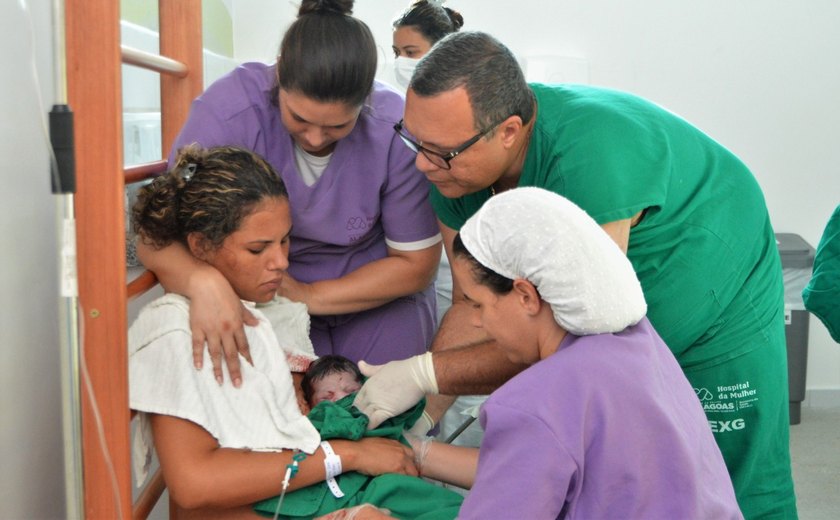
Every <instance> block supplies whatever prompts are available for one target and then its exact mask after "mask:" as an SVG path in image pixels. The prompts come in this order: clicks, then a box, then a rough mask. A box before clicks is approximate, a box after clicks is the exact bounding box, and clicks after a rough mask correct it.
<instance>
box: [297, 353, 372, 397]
mask: <svg viewBox="0 0 840 520" xmlns="http://www.w3.org/2000/svg"><path fill="white" fill-rule="evenodd" d="M362 380H363V376H362V373H361V372H359V368H358V367H357V366H356V364H355V363H353V362H352V361H350V360H349V359H347V358H346V357H344V356H337V355H329V356H323V357H320V358H318V359H317V360H315V361H313V362H312V364H310V365H309V369H308V370H307V371H306V374H304V376H303V381H302V382H301V387H303V396H304V397H305V398H306V402H307V403H309V406H313V407H314V406H315V405H316V404H318V403H320V402H321V401H333V402H335V401H338V400H339V399H341V398H342V397H344V396H346V395H348V394H352V393H353V392H357V391H358V390H359V389H360V388H361V387H362Z"/></svg>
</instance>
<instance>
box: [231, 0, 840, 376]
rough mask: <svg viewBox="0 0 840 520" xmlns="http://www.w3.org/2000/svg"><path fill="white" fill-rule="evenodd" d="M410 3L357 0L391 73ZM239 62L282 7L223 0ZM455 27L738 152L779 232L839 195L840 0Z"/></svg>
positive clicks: (724, 4) (547, 6)
mask: <svg viewBox="0 0 840 520" xmlns="http://www.w3.org/2000/svg"><path fill="white" fill-rule="evenodd" d="M408 3H409V0H357V1H356V7H355V14H356V16H358V17H359V18H361V19H362V20H364V21H365V22H367V23H368V25H369V26H370V27H371V30H372V31H373V33H374V35H375V37H376V39H377V41H378V43H379V47H380V57H381V58H382V60H381V61H382V63H381V64H380V73H379V77H380V78H381V79H383V80H385V81H390V80H392V78H393V74H392V72H391V68H392V66H393V65H392V64H393V57H392V54H391V51H390V47H391V29H390V26H391V20H392V19H393V18H394V17H395V15H397V14H398V13H399V12H401V11H402V10H403V9H404V8H405V7H406V6H407V5H408ZM231 5H232V10H233V19H234V42H235V43H234V46H235V49H236V50H235V54H236V58H237V59H239V60H246V59H255V60H259V61H272V60H273V58H274V56H275V53H276V52H277V47H278V45H279V41H280V36H281V33H282V31H283V30H284V28H285V27H287V26H288V24H289V23H291V21H292V20H293V18H294V16H295V14H296V10H295V8H294V6H293V5H291V3H288V2H280V3H279V4H278V3H277V2H274V1H273V0H231ZM447 5H448V6H450V7H452V8H454V9H457V10H459V11H460V12H461V13H462V14H463V15H464V19H465V25H464V29H465V30H466V29H470V30H482V31H487V32H490V33H492V34H493V35H495V36H496V37H498V38H499V39H501V40H502V41H503V42H504V43H505V44H507V45H508V46H509V47H510V48H511V49H512V50H513V51H514V53H516V54H517V56H519V57H520V58H525V57H527V56H529V55H545V54H553V55H559V56H568V57H575V58H581V59H583V60H585V63H586V65H587V66H588V74H587V75H588V82H589V83H591V84H596V85H603V86H608V87H612V88H618V89H622V90H627V91H630V92H634V93H636V94H639V95H641V96H644V97H647V98H649V99H651V100H653V101H655V102H657V103H659V104H661V105H664V106H666V107H667V108H669V109H671V110H672V111H674V112H676V113H678V114H680V115H682V116H683V117H685V118H687V119H688V120H689V121H692V122H693V123H694V124H695V125H697V126H698V127H699V128H701V129H703V130H704V131H706V132H707V133H709V134H710V135H711V136H713V137H714V138H715V139H717V140H718V141H720V142H721V143H723V144H724V145H725V146H726V147H728V148H729V149H731V150H732V151H733V152H735V153H736V154H737V155H739V156H740V157H741V158H742V159H743V160H744V161H745V162H746V163H747V164H748V165H749V166H750V167H751V169H752V170H753V173H754V174H755V176H756V178H757V179H758V181H759V183H760V184H761V186H762V187H763V189H764V193H765V197H766V198H767V205H768V207H769V209H770V215H771V218H772V221H773V224H774V227H775V228H776V231H778V232H790V233H798V234H799V235H801V236H802V237H804V238H805V239H806V240H807V241H808V242H810V243H811V244H812V245H814V246H816V245H817V242H818V240H819V237H820V234H821V233H822V229H823V227H824V225H825V222H826V221H827V219H828V217H829V215H830V214H831V212H832V211H833V209H834V207H835V206H836V205H837V204H840V146H837V144H836V142H837V140H838V138H839V137H840V67H838V66H837V64H838V63H840V31H837V29H836V22H837V20H840V2H836V1H834V0H810V1H808V2H791V1H790V0H742V1H739V2H732V1H731V0H705V1H702V2H697V1H690V0H641V1H636V2H624V1H620V0H587V1H584V0H575V1H571V0H519V1H517V2H501V1H499V2H488V1H486V0H457V1H456V0H450V1H449V2H447ZM807 384H808V388H809V389H833V390H838V391H840V345H837V344H835V343H834V342H832V341H831V339H830V337H829V336H828V333H827V332H826V330H825V328H824V327H823V326H822V324H821V323H820V322H819V321H818V320H816V319H814V318H812V320H811V335H810V354H809V366H808V378H807Z"/></svg>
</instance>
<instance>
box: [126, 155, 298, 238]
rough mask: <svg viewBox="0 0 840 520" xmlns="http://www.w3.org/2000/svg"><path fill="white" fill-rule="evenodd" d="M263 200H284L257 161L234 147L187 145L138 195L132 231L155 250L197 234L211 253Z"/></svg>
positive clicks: (282, 190) (278, 184) (273, 177)
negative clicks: (171, 164)
mask: <svg viewBox="0 0 840 520" xmlns="http://www.w3.org/2000/svg"><path fill="white" fill-rule="evenodd" d="M266 198H284V199H288V198H289V195H288V192H287V191H286V186H285V185H284V184H283V181H282V180H281V179H280V176H279V175H277V173H276V172H275V171H274V169H273V168H272V167H271V165H269V164H268V163H267V162H266V161H265V160H264V159H263V158H261V157H260V156H259V155H257V154H255V153H253V152H251V151H248V150H244V149H241V148H235V147H217V148H209V149H203V148H201V147H199V146H197V145H190V146H187V147H185V148H182V149H181V150H179V152H178V157H177V159H176V163H175V166H174V167H173V168H172V169H171V170H170V171H169V172H167V173H166V174H164V175H161V176H160V177H158V178H156V179H155V180H154V181H153V182H151V183H150V184H148V185H146V186H144V187H143V188H142V189H141V190H140V192H139V194H138V196H137V202H136V203H135V204H134V207H133V208H132V214H131V217H132V218H131V220H132V226H133V229H134V231H135V232H137V233H138V234H139V235H140V237H141V240H143V241H144V242H145V243H147V244H150V245H152V246H153V247H155V248H157V249H160V248H162V247H165V246H167V245H169V244H170V243H172V242H179V243H181V244H184V245H187V236H188V235H189V234H190V233H200V234H201V236H202V237H203V241H204V245H205V247H210V248H214V249H216V248H218V247H220V246H221V244H222V242H224V240H225V238H227V237H228V236H229V235H230V234H231V233H233V232H234V231H236V230H237V229H239V226H240V225H241V224H242V220H243V219H244V218H245V217H246V216H248V215H249V214H250V212H251V210H252V209H253V208H254V206H256V205H257V204H258V203H260V202H261V201H263V200H264V199H266Z"/></svg>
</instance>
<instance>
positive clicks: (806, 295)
mask: <svg viewBox="0 0 840 520" xmlns="http://www.w3.org/2000/svg"><path fill="white" fill-rule="evenodd" d="M802 299H803V300H804V301H805V308H806V309H808V310H809V311H810V312H811V313H813V314H814V316H816V317H817V318H819V319H820V321H822V322H823V324H825V327H826V328H827V329H828V332H829V333H830V334H831V337H832V338H833V339H834V341H836V342H837V343H840V206H837V208H836V209H835V210H834V214H833V215H831V218H830V219H829V220H828V225H826V227H825V231H824V232H823V235H822V238H821V239H820V243H819V245H818V246H817V253H816V256H815V257H814V273H813V275H812V276H811V280H810V282H809V283H808V285H807V286H806V287H805V289H804V290H803V291H802Z"/></svg>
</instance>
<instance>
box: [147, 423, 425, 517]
mask: <svg viewBox="0 0 840 520" xmlns="http://www.w3.org/2000/svg"><path fill="white" fill-rule="evenodd" d="M152 432H153V435H154V439H155V449H156V450H157V454H158V458H159V460H160V466H161V469H162V470H163V477H164V480H165V481H166V484H167V487H168V489H169V493H170V495H171V497H172V498H173V500H174V501H175V502H176V503H177V504H178V505H179V506H181V507H183V508H185V509H198V508H218V509H224V508H232V507H236V506H242V505H248V504H252V503H254V502H257V501H259V500H262V499H265V498H269V497H273V496H276V495H279V494H280V490H281V484H282V481H283V477H284V475H285V472H286V465H287V464H289V463H291V461H292V454H293V452H292V451H291V450H286V451H283V452H279V453H278V452H258V451H249V450H241V449H231V448H221V447H219V444H218V442H216V439H215V438H213V436H212V435H210V434H209V433H208V432H207V431H206V430H205V429H204V428H202V427H201V426H198V425H197V424H195V423H193V422H190V421H188V420H185V419H180V418H177V417H172V416H168V415H152ZM330 443H331V444H332V447H333V450H334V451H335V453H336V454H337V455H339V456H340V457H341V463H342V464H341V465H342V469H343V471H345V472H347V471H358V472H360V473H364V474H366V475H380V474H383V473H401V474H406V475H413V476H416V475H417V469H416V467H415V466H414V456H413V454H412V452H411V450H410V449H409V448H407V447H406V446H403V445H402V444H400V443H399V442H397V441H394V440H390V439H384V438H375V437H368V438H365V439H363V440H361V441H356V442H354V441H346V440H333V441H330ZM324 478H325V470H324V453H323V451H322V450H321V449H320V448H319V449H318V450H316V452H315V453H314V454H312V455H309V456H307V457H306V458H305V459H304V460H303V461H302V462H300V465H299V471H298V473H297V475H296V476H295V477H294V478H292V479H291V481H290V483H289V489H288V491H294V490H295V489H299V488H302V487H305V486H308V485H311V484H314V483H316V482H320V481H322V480H324Z"/></svg>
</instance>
